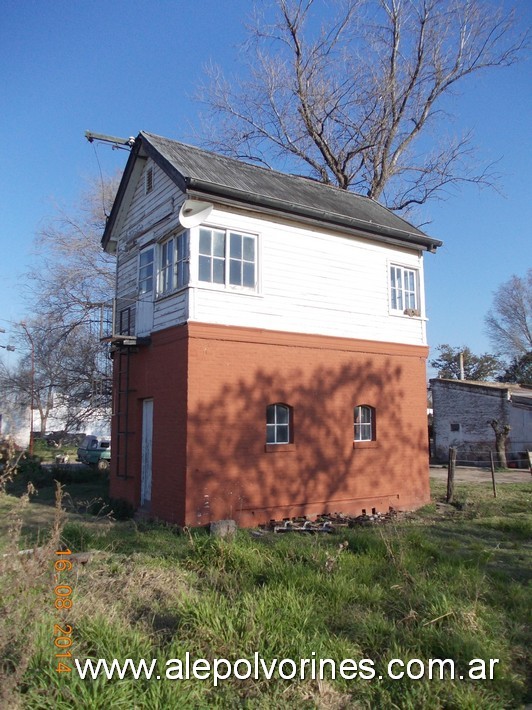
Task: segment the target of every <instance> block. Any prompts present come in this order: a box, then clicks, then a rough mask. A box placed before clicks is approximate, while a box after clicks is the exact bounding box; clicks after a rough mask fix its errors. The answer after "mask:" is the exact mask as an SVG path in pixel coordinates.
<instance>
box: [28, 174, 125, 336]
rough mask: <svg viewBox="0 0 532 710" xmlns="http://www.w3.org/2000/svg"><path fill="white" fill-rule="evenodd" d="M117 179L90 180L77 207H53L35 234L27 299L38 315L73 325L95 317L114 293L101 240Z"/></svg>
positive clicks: (111, 262) (109, 258)
mask: <svg viewBox="0 0 532 710" xmlns="http://www.w3.org/2000/svg"><path fill="white" fill-rule="evenodd" d="M117 188H118V178H117V177H113V178H107V179H105V180H101V181H100V182H94V183H93V184H92V185H90V186H89V188H88V189H87V191H86V192H85V194H84V195H82V197H81V199H80V201H79V204H77V205H74V207H69V208H66V209H65V208H64V207H60V206H57V207H56V215H55V216H54V217H53V218H52V219H50V220H48V221H47V222H46V223H45V224H44V226H43V227H42V229H41V230H40V231H39V233H38V234H37V237H36V239H35V252H36V254H37V256H38V257H39V259H38V262H37V266H36V267H35V268H34V269H33V270H32V271H30V273H29V274H28V277H29V288H30V300H31V303H32V306H34V308H35V310H36V311H37V313H39V314H41V315H43V316H50V315H51V316H52V319H53V320H54V322H57V321H58V320H60V321H62V322H63V323H64V324H65V325H67V324H70V325H71V326H72V327H75V326H76V325H78V324H80V323H87V321H88V320H90V319H93V318H94V317H96V314H97V309H98V308H99V305H100V303H102V302H103V301H107V300H109V299H110V298H111V297H112V295H113V290H114V274H115V258H114V256H112V255H110V254H107V253H106V252H104V251H103V249H102V247H101V244H100V240H101V236H102V234H103V229H104V227H105V220H106V217H107V215H108V214H109V212H110V210H111V206H112V203H113V200H114V196H115V194H116V190H117Z"/></svg>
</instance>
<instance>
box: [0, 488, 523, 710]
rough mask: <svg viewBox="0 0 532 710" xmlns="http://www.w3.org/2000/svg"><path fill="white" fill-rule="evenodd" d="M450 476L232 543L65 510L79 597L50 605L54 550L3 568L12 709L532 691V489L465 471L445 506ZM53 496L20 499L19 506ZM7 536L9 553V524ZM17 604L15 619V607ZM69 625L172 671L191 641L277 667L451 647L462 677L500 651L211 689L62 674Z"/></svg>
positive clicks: (432, 652)
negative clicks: (418, 499)
mask: <svg viewBox="0 0 532 710" xmlns="http://www.w3.org/2000/svg"><path fill="white" fill-rule="evenodd" d="M444 488H445V487H444V485H443V484H434V487H433V494H434V501H435V502H434V503H433V504H432V505H430V506H427V507H426V508H424V509H422V510H421V511H419V512H418V513H417V514H415V515H413V516H409V517H408V518H407V519H403V520H398V521H395V522H394V523H391V524H389V525H387V526H380V527H375V528H360V529H357V528H355V529H347V528H346V529H341V530H339V532H338V534H334V535H316V536H309V537H304V536H300V535H296V534H294V535H291V534H286V535H277V536H276V535H274V534H273V533H271V534H266V535H262V536H254V535H253V534H251V533H250V532H249V531H239V532H238V534H237V537H236V539H235V540H234V541H231V542H227V541H220V540H215V539H213V538H210V537H209V536H208V535H207V534H206V533H205V532H204V531H201V530H197V531H192V532H191V533H188V534H182V533H181V532H180V531H179V530H178V529H177V528H175V527H173V526H170V525H165V524H142V525H140V524H136V523H134V522H133V521H129V522H123V523H116V522H115V523H110V522H109V521H106V522H105V523H104V524H102V523H100V524H95V523H94V521H93V522H88V521H87V520H86V519H85V518H84V517H83V516H80V515H79V514H78V515H77V516H73V515H69V516H68V520H67V522H66V524H65V525H64V527H63V529H62V532H61V535H62V541H63V543H64V544H66V545H67V546H68V547H69V548H70V549H71V550H72V552H81V551H86V550H87V551H88V550H90V551H91V558H90V561H89V562H88V564H87V565H86V566H84V567H82V566H77V565H76V566H75V567H74V568H73V570H71V571H69V572H68V573H67V572H64V573H61V580H60V581H61V582H62V583H63V582H64V583H65V584H69V585H71V586H72V587H73V595H72V601H73V605H72V608H71V609H70V610H68V611H66V612H59V611H57V610H55V608H54V607H53V599H54V592H53V585H54V584H56V583H57V582H56V581H52V580H51V579H50V576H51V574H50V571H51V567H52V564H53V560H54V559H56V558H55V557H54V550H53V549H51V548H49V549H48V559H47V560H44V561H43V562H42V563H41V572H40V573H39V574H36V573H35V570H34V569H33V568H31V569H30V565H31V564H36V563H35V561H34V562H32V561H31V560H30V559H24V560H20V559H16V560H15V555H14V554H12V555H11V557H8V558H7V560H8V561H9V560H11V563H12V564H11V566H9V565H8V567H7V573H6V574H5V575H4V576H3V577H1V578H0V579H1V580H2V581H0V598H1V599H2V601H1V602H0V641H1V640H2V638H4V642H3V643H4V646H3V648H4V649H5V650H4V655H5V656H6V658H7V663H5V664H4V666H3V669H2V670H1V671H0V685H2V680H4V683H3V685H4V686H5V687H6V688H8V691H7V692H8V695H6V696H5V698H6V700H5V703H7V705H6V707H10V708H11V707H17V706H20V707H23V708H43V709H45V708H46V709H47V708H54V709H59V710H61V709H63V708H64V709H65V710H66V709H67V708H72V707H74V706H75V707H83V708H95V709H96V708H102V710H103V708H110V707H112V708H115V707H116V708H122V707H123V708H126V707H127V708H150V709H151V708H174V707H175V708H177V707H183V708H208V707H220V708H226V707H243V708H331V709H332V708H338V709H339V708H377V707H378V708H390V709H391V708H428V707H430V708H471V710H473V709H475V710H476V709H477V708H490V709H491V708H493V709H495V708H519V707H524V705H525V704H526V703H527V702H530V701H531V700H532V698H531V695H530V687H529V685H527V668H528V666H527V662H529V660H530V659H529V657H528V655H527V654H528V648H530V646H531V643H530V641H531V639H530V637H529V635H528V631H527V628H530V609H531V608H532V604H531V601H532V599H531V594H530V588H529V584H530V570H531V568H532V565H531V562H532V548H531V544H530V537H529V531H530V520H531V518H530V502H531V498H532V488H531V486H530V485H528V484H527V485H524V484H523V485H520V484H505V485H504V486H500V487H499V490H498V497H497V499H493V496H492V494H491V490H490V489H489V487H487V486H482V485H479V484H476V485H475V484H471V485H467V486H466V485H463V484H459V485H457V486H456V498H457V503H456V504H455V505H454V506H441V505H440V504H439V503H440V501H441V500H442V499H443V494H444ZM23 503H24V501H22V503H20V502H19V501H17V500H15V499H13V498H9V499H7V498H6V497H4V498H3V499H2V498H0V512H2V511H6V512H7V514H8V517H9V515H11V516H13V515H14V512H15V509H16V507H17V506H18V505H21V504H23ZM44 507H45V506H43V505H38V504H32V503H28V504H26V512H24V511H22V512H21V515H19V518H20V517H21V516H22V517H24V516H27V515H28V513H27V510H34V511H40V510H42V509H43V508H44ZM9 511H10V512H9ZM8 527H9V526H8ZM35 532H36V531H35V530H34V531H33V532H32V530H31V528H30V529H29V530H28V532H27V534H28V535H31V534H35ZM2 534H3V537H4V543H5V547H4V549H10V548H9V544H11V545H12V540H13V537H14V535H16V532H14V530H13V524H11V533H10V534H9V535H7V532H6V529H4V531H3V533H2ZM7 538H9V539H7ZM6 539H7V542H6ZM346 543H347V544H346ZM6 564H7V563H6V562H5V558H4V565H6ZM25 566H28V569H26V568H25ZM6 585H7V586H6ZM14 604H15V607H14V608H15V610H16V615H15V616H16V617H17V619H18V621H17V619H15V622H13V623H18V624H19V626H20V628H19V630H18V632H17V631H16V630H14V629H13V628H12V623H11V622H9V618H10V617H9V616H8V613H7V612H8V611H9V610H10V609H11V610H12V609H13V605H14ZM60 622H65V623H68V624H70V625H71V626H72V639H73V645H72V648H71V650H72V653H73V655H74V656H75V657H78V658H79V659H82V660H84V659H86V658H88V657H90V658H106V659H108V660H111V659H112V658H114V657H116V658H117V659H120V660H121V661H123V660H125V659H126V658H128V657H129V658H132V659H134V660H135V661H138V660H139V659H140V658H146V659H148V661H150V660H151V659H152V658H157V659H159V668H160V669H162V670H163V675H164V662H165V661H166V660H167V659H171V658H181V659H184V656H185V652H186V651H188V652H190V654H191V656H192V657H197V658H207V659H211V660H212V659H213V658H215V657H224V658H227V659H229V660H232V661H235V660H236V659H238V658H248V659H252V658H253V654H254V653H255V652H257V653H259V654H260V656H261V657H263V658H264V659H265V661H266V662H267V663H268V664H269V663H271V661H272V660H273V659H274V658H278V659H282V658H292V659H294V660H298V659H300V658H312V657H316V658H330V659H334V660H335V661H337V662H338V663H339V662H340V661H341V660H342V659H347V658H352V659H355V660H359V659H362V658H367V659H372V660H373V661H374V664H375V668H376V669H377V674H379V673H381V674H382V675H384V676H385V673H382V671H383V670H386V665H387V663H388V661H389V660H390V659H392V658H399V659H402V660H404V661H405V663H406V662H407V661H408V660H409V659H411V658H419V659H424V660H428V659H430V658H441V659H445V658H452V659H453V660H454V661H455V663H456V667H457V672H458V674H460V673H461V674H465V673H466V672H467V667H468V663H469V661H470V660H471V659H473V658H482V659H489V658H498V659H500V662H499V664H498V665H497V666H496V667H495V678H494V680H491V681H489V680H486V681H481V680H478V681H471V680H459V679H458V678H457V679H455V680H454V681H453V680H451V679H450V678H448V677H447V678H446V679H445V680H441V681H440V680H439V679H434V680H432V681H430V680H428V679H422V680H409V679H407V678H405V679H401V680H395V681H393V680H391V679H389V678H387V677H384V678H383V679H382V680H379V679H378V678H375V679H373V680H362V679H355V680H344V679H342V678H340V677H337V678H336V679H332V678H331V677H330V676H328V677H327V678H326V679H325V680H323V681H317V680H312V679H310V678H307V679H305V680H302V679H296V680H292V681H288V680H282V679H280V678H279V677H278V676H277V675H276V676H274V678H273V679H272V680H270V681H267V680H265V679H264V677H260V678H259V679H254V678H250V679H248V680H235V679H228V680H225V681H222V682H221V683H220V685H219V686H218V688H214V687H213V685H212V681H207V680H204V681H201V680H189V681H170V680H166V679H162V680H160V681H157V680H151V681H148V680H146V679H137V680H135V679H134V678H126V679H124V680H118V679H115V680H112V681H108V680H106V679H105V680H104V679H103V677H101V678H100V679H98V680H97V681H95V680H84V681H82V680H81V679H80V678H79V677H77V674H76V673H75V672H72V673H61V674H60V673H57V671H56V670H55V662H54V661H55V658H54V653H55V649H54V646H53V638H54V636H53V628H54V624H56V623H60ZM10 623H11V625H10ZM10 630H11V633H12V636H13V637H12V638H11V639H7V641H6V640H5V639H6V635H7V634H9V631H10ZM10 644H11V645H10ZM0 650H2V648H0ZM313 654H314V655H313ZM0 655H2V654H0ZM2 673H3V676H4V677H3V678H2Z"/></svg>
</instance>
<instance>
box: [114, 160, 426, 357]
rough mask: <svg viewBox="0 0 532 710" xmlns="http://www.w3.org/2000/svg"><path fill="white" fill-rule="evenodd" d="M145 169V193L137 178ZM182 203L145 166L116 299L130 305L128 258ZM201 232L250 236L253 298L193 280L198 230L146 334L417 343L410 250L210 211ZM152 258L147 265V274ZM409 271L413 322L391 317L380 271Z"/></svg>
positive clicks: (133, 290) (419, 329)
mask: <svg viewBox="0 0 532 710" xmlns="http://www.w3.org/2000/svg"><path fill="white" fill-rule="evenodd" d="M149 167H152V168H153V190H152V192H150V193H149V194H148V195H146V194H145V179H144V173H145V171H146V169H147V168H149ZM182 201H183V195H182V193H181V192H180V191H179V190H178V188H177V187H176V186H175V184H174V183H173V182H172V181H171V180H170V178H168V177H167V175H166V174H165V173H163V172H162V171H161V170H160V169H159V168H158V166H157V165H155V164H154V163H153V161H151V160H150V159H149V160H147V161H146V164H145V166H144V171H143V172H142V173H141V175H140V176H139V178H138V183H137V186H136V189H135V192H134V197H133V200H132V203H131V206H130V209H129V211H128V214H127V215H126V217H125V219H124V221H123V224H122V229H121V234H120V235H119V248H118V260H117V262H118V267H117V268H118V279H117V296H118V297H122V298H129V299H136V298H137V289H138V285H137V281H138V273H137V272H138V251H139V248H140V247H141V246H145V245H146V244H147V243H149V242H150V241H153V242H156V241H158V240H161V239H162V238H163V237H164V236H165V235H166V234H168V233H169V232H170V231H171V230H172V229H175V228H176V227H177V226H178V214H179V208H180V206H181V203H182ZM207 224H208V226H211V227H220V228H227V229H235V230H236V231H243V232H249V233H251V234H256V235H258V240H259V241H258V274H259V288H258V291H257V293H249V292H243V291H239V290H237V289H231V288H228V289H223V288H221V289H220V288H217V287H214V286H212V285H210V284H203V283H200V282H198V280H197V261H198V238H199V228H195V229H192V230H190V273H191V283H190V288H189V289H188V291H187V290H185V291H181V292H178V293H175V294H173V295H171V296H166V297H164V298H160V299H156V301H155V307H154V330H161V329H163V328H168V327H170V326H172V325H177V324H179V323H183V322H185V321H186V320H187V319H191V320H195V321H199V322H205V323H219V324H225V325H234V326H248V327H255V328H264V329H270V330H283V331H287V332H299V333H313V334H320V335H332V336H340V337H348V338H360V339H367V340H378V341H391V342H398V343H406V344H414V345H424V344H425V343H426V335H425V318H424V317H423V316H424V289H423V262H422V257H421V256H420V254H419V253H418V252H417V251H416V250H408V249H402V248H399V247H397V248H395V247H393V246H388V245H385V244H381V243H378V242H370V241H368V240H366V239H363V238H360V239H358V238H354V237H346V236H342V235H341V234H334V233H327V232H325V231H322V230H319V229H313V228H311V227H298V226H296V225H294V224H293V223H290V222H288V221H287V222H284V223H278V222H275V221H273V220H272V219H260V218H255V217H252V216H249V215H246V214H238V213H232V212H229V211H228V210H222V209H215V210H213V212H212V213H211V215H210V216H209V220H208V223H207ZM157 262H158V255H156V264H157ZM391 263H397V264H400V265H402V266H407V267H410V268H415V269H418V271H419V282H420V299H421V308H422V311H421V314H422V317H420V318H417V317H412V318H410V317H408V316H403V315H393V314H391V313H390V307H389V299H390V297H389V271H390V264H391Z"/></svg>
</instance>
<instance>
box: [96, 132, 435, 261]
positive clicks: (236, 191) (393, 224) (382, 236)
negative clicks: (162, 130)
mask: <svg viewBox="0 0 532 710" xmlns="http://www.w3.org/2000/svg"><path fill="white" fill-rule="evenodd" d="M139 152H141V153H144V154H145V155H146V154H147V155H148V156H150V157H151V158H153V160H154V161H155V162H156V163H157V164H158V165H159V166H160V167H161V168H162V169H163V170H164V171H165V172H167V173H168V175H170V177H171V178H172V179H173V180H174V181H175V182H176V184H177V185H178V186H179V187H180V188H181V190H182V191H183V192H185V193H186V194H187V195H188V196H190V197H197V198H201V197H203V198H204V199H211V200H212V201H217V202H221V203H222V204H229V205H234V206H241V207H246V206H247V207H249V208H251V209H255V210H256V211H259V212H265V213H269V214H279V215H284V216H285V217H290V216H292V217H295V218H297V219H298V220H302V221H304V222H307V223H314V224H319V225H322V226H323V227H325V228H327V227H334V228H335V229H336V231H346V232H348V233H353V232H356V233H359V234H367V235H368V236H370V235H371V237H372V238H376V239H378V240H382V241H387V242H392V243H395V244H404V245H405V246H406V245H408V246H414V247H417V248H421V249H428V250H430V251H434V250H435V249H436V248H437V247H439V246H441V244H442V242H440V241H439V240H437V239H433V238H431V237H428V236H427V235H426V234H424V233H423V232H422V231H420V230H419V229H417V228H416V227H414V226H413V225H411V224H409V223H408V222H407V221H406V220H404V219H402V218H401V217H399V216H398V215H396V214H394V213H393V212H390V210H388V209H386V208H385V207H383V206H382V205H380V204H379V203H378V202H376V201H375V200H372V199H369V198H367V197H363V196H361V195H356V194H354V193H352V192H348V191H347V190H341V189H339V188H336V187H331V186H329V185H324V184H322V183H319V182H316V181H314V180H310V179H308V178H305V177H301V176H295V175H286V174H284V173H280V172H277V171H275V170H269V169H267V168H262V167H258V166H256V165H250V164H249V163H244V162H241V161H239V160H235V159H233V158H228V157H226V156H223V155H219V154H217V153H212V152H209V151H205V150H202V149H200V148H196V147H194V146H190V145H185V144H184V143H179V142H177V141H174V140H170V139H168V138H163V137H162V136H157V135H154V134H153V133H147V132H145V131H141V133H140V134H139V136H138V137H137V139H136V141H135V146H134V149H133V151H132V155H131V156H130V160H131V159H133V160H134V158H135V157H136V155H137V154H138V153H139ZM128 167H130V166H129V163H128V166H126V171H125V173H124V179H125V180H126V181H127V176H128ZM131 169H132V165H131V167H130V170H131ZM124 179H123V182H124ZM121 187H122V185H121ZM124 189H125V186H124ZM122 196H123V190H122V194H121V190H120V189H119V192H118V195H117V200H116V202H115V205H114V207H113V212H115V207H116V208H117V210H118V208H119V205H117V204H116V203H119V202H120V201H121V198H122ZM113 217H114V216H113V213H111V217H110V219H109V222H108V225H107V227H106V229H105V233H104V237H103V239H102V242H103V244H104V245H105V244H106V243H107V241H108V240H109V237H110V232H111V230H112V228H113V224H114V221H115V220H114V218H113Z"/></svg>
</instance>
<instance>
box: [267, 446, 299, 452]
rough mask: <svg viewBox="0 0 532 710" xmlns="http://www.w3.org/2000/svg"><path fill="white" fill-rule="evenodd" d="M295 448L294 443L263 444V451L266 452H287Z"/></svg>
mask: <svg viewBox="0 0 532 710" xmlns="http://www.w3.org/2000/svg"><path fill="white" fill-rule="evenodd" d="M295 450H296V445H295V444H264V451H265V452H266V453H267V454H288V453H290V452H291V451H295Z"/></svg>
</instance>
